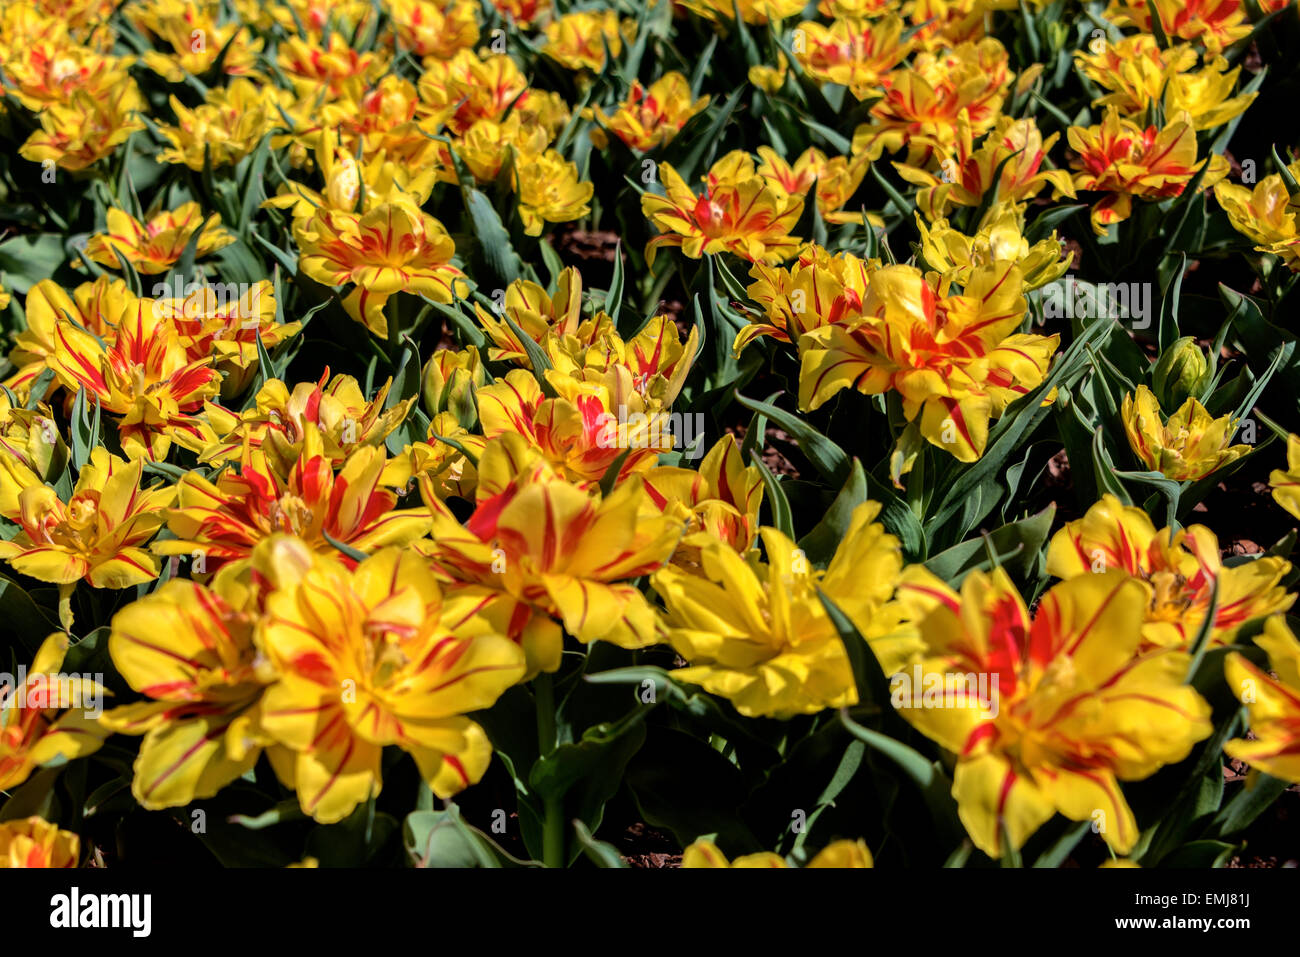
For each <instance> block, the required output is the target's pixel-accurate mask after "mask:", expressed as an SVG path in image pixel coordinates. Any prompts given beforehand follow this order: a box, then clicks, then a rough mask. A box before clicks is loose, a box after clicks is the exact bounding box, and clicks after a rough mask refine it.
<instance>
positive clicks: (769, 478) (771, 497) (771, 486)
mask: <svg viewBox="0 0 1300 957" xmlns="http://www.w3.org/2000/svg"><path fill="white" fill-rule="evenodd" d="M750 458H751V460H752V461H753V463H754V465H755V466H757V467H758V473H759V475H761V476H762V477H763V488H764V489H765V490H766V492H767V495H766V498H767V507H768V509H770V510H771V512H772V527H773V528H775V529H777V530H778V531H779V532H780V533H781V534H782V535H784V536H785V537H786V538H789V539H793V538H794V516H793V513H792V512H791V511H790V500H789V499H788V498H786V496H785V489H783V488H781V482H780V480H779V479H778V478H777V477H776V476H775V475H773V474H772V473H771V471H770V470H769V469H768V467H767V466H766V465H764V464H763V460H762V459H761V458H759V456H758V453H757V452H751V453H750Z"/></svg>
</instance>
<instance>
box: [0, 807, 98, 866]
mask: <svg viewBox="0 0 1300 957" xmlns="http://www.w3.org/2000/svg"><path fill="white" fill-rule="evenodd" d="M80 859H81V837H80V835H77V834H74V833H73V832H72V831H65V830H63V829H62V828H60V827H58V826H56V825H54V824H50V823H49V822H48V821H45V820H43V819H42V818H39V817H29V818H19V819H17V820H13V821H3V822H0V868H4V867H76V866H77V862H78V861H79V860H80Z"/></svg>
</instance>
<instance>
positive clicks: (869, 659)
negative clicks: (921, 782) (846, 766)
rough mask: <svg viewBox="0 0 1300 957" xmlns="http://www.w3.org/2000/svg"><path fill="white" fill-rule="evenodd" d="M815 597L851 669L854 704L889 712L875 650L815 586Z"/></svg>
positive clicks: (886, 683) (886, 687)
mask: <svg viewBox="0 0 1300 957" xmlns="http://www.w3.org/2000/svg"><path fill="white" fill-rule="evenodd" d="M817 597H818V598H820V599H821V602H822V606H823V607H824V608H825V609H826V615H827V617H829V618H830V620H831V624H832V625H834V626H835V630H836V632H838V633H839V636H840V641H841V642H842V643H843V645H844V652H845V654H847V655H848V658H849V667H850V668H851V669H852V670H853V683H854V686H855V687H856V688H857V692H858V703H857V705H856V707H857V708H874V709H876V710H877V711H879V712H880V713H882V714H891V715H892V714H893V711H892V705H891V704H890V703H889V679H888V678H886V677H885V673H884V671H882V670H881V667H880V661H879V660H878V659H877V658H876V654H875V652H873V651H872V650H871V648H870V647H869V646H868V645H867V642H866V639H864V638H863V637H862V634H861V633H860V632H859V631H858V628H857V626H856V625H854V624H853V622H852V621H850V620H849V617H848V615H846V614H844V612H842V611H840V608H839V606H838V605H836V604H835V602H834V601H832V600H831V599H830V598H829V597H827V595H826V593H825V592H823V591H822V590H821V589H820V588H819V589H817ZM864 740H865V739H864ZM918 757H920V755H918Z"/></svg>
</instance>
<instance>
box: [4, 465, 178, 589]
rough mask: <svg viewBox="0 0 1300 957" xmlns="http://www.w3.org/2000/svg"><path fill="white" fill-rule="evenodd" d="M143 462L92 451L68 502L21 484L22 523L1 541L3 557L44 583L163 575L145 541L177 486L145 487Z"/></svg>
mask: <svg viewBox="0 0 1300 957" xmlns="http://www.w3.org/2000/svg"><path fill="white" fill-rule="evenodd" d="M143 474H144V461H143V460H142V459H135V460H133V461H131V462H125V461H123V460H122V459H119V458H117V457H116V456H113V455H110V454H109V452H108V451H107V450H106V449H104V448H102V447H101V448H96V449H94V450H92V451H91V453H90V461H89V462H88V463H87V464H86V466H85V467H84V468H82V470H81V474H80V475H78V476H77V484H76V486H75V487H74V488H73V490H72V497H71V498H70V499H69V500H68V501H67V502H64V501H62V500H61V499H60V498H59V497H58V495H56V494H55V492H54V489H52V488H50V487H49V486H48V485H35V486H31V487H29V488H25V489H23V491H22V492H21V493H20V494H19V495H18V513H17V514H15V515H9V516H6V517H7V518H10V519H11V520H13V521H16V522H17V523H18V524H19V525H20V526H21V528H20V530H19V532H18V534H17V535H15V536H14V537H13V538H11V539H10V540H9V541H5V542H0V558H2V559H4V560H5V561H7V562H9V564H10V565H11V566H13V568H14V570H15V571H18V572H21V573H22V574H24V575H30V576H31V577H32V578H35V579H38V580H39V581H45V582H53V583H56V584H59V585H69V586H70V585H72V584H74V583H76V582H78V581H80V580H82V579H85V580H86V581H87V582H89V583H90V584H91V585H92V586H93V587H95V588H129V587H131V586H133V585H140V584H143V583H145V582H148V581H152V580H153V579H155V578H157V577H158V562H157V560H156V559H155V558H154V557H153V556H152V555H150V554H149V552H148V551H147V550H146V549H145V548H144V547H143V546H144V544H145V543H146V542H147V541H148V540H149V539H150V538H152V537H153V534H154V532H156V531H157V530H158V528H159V527H160V526H161V525H162V515H161V512H162V509H163V508H165V507H166V506H167V505H169V504H171V501H172V499H173V497H174V496H175V494H176V492H175V489H172V488H141V486H140V481H141V478H142V477H143Z"/></svg>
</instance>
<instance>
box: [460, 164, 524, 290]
mask: <svg viewBox="0 0 1300 957" xmlns="http://www.w3.org/2000/svg"><path fill="white" fill-rule="evenodd" d="M464 193H465V209H466V210H467V211H468V212H469V215H470V219H471V220H472V221H473V223H474V235H475V236H476V237H477V238H478V242H479V245H480V246H481V247H482V249H483V255H484V258H485V259H486V260H487V264H488V265H489V266H490V267H491V268H492V271H493V272H495V273H496V274H497V275H498V276H499V277H500V278H501V279H502V280H504V281H505V282H514V281H515V280H516V279H518V278H519V274H520V271H521V270H522V265H521V263H520V260H519V254H518V253H516V252H515V248H514V246H512V245H511V244H510V233H508V232H507V231H506V228H505V226H504V225H502V223H501V216H500V214H499V213H497V211H496V208H495V207H494V206H493V205H492V201H491V200H489V199H488V198H487V196H486V195H484V194H483V192H482V191H481V190H477V189H474V188H472V187H471V188H469V189H466V190H465V191H464Z"/></svg>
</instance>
